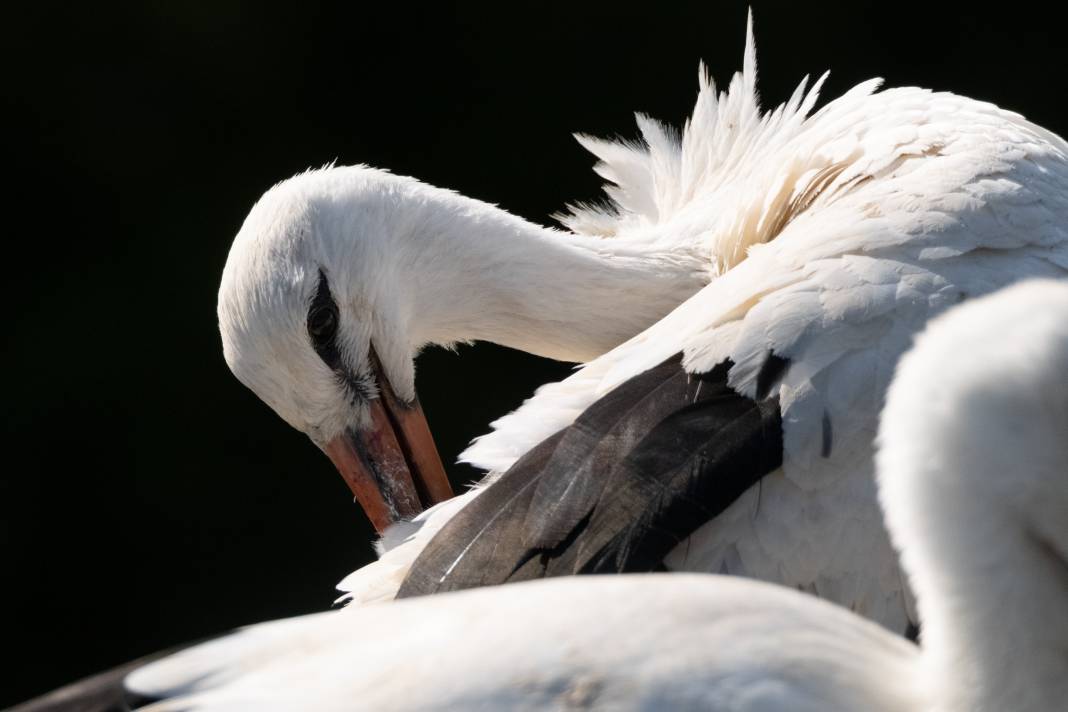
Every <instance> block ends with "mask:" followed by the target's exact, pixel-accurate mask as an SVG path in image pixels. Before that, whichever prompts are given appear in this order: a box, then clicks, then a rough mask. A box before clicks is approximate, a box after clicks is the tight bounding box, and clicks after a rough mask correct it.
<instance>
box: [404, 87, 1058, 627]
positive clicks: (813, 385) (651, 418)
mask: <svg viewBox="0 0 1068 712" xmlns="http://www.w3.org/2000/svg"><path fill="white" fill-rule="evenodd" d="M865 100H866V101H867V102H881V103H882V104H884V105H885V111H886V112H891V111H898V112H901V111H905V110H908V109H909V108H910V106H912V105H915V108H916V110H918V111H919V110H922V111H924V112H926V114H925V116H926V118H925V122H926V126H920V127H919V129H917V128H915V127H912V126H910V127H908V129H909V130H908V131H904V132H902V133H900V134H899V135H897V136H896V137H895V139H894V140H895V141H896V142H897V143H896V145H894V146H893V147H892V150H887V147H886V146H880V147H878V149H879V150H871V149H870V147H869V150H864V149H865V147H864V146H863V138H862V137H863V135H864V130H865V129H864V127H862V126H860V127H856V131H857V132H858V135H859V136H860V137H861V139H860V143H859V144H857V143H854V144H853V150H852V151H851V152H843V153H844V155H843V156H842V157H841V158H839V159H838V160H836V161H834V162H828V163H827V165H826V166H825V167H824V169H823V170H824V177H823V178H821V179H820V180H819V181H815V180H813V179H812V177H811V176H808V177H807V178H806V179H805V180H804V181H800V180H799V184H803V185H805V186H815V188H812V189H808V188H806V189H805V190H803V191H802V192H801V194H799V195H795V196H794V199H793V200H791V201H790V204H789V206H788V207H787V208H786V212H787V213H789V215H788V216H787V218H786V219H784V220H783V221H782V225H781V227H780V228H778V229H777V231H773V235H772V237H771V239H770V240H769V241H767V242H766V243H763V244H756V245H753V246H751V247H750V248H749V249H748V253H747V256H746V258H745V259H744V260H742V261H741V262H740V263H738V264H737V265H736V266H734V267H733V268H731V269H730V270H729V271H727V272H725V273H724V274H723V275H722V276H720V277H718V278H717V279H715V280H714V281H713V282H712V283H711V284H710V285H709V286H707V287H706V288H704V289H703V290H702V291H701V292H699V293H698V294H697V295H695V296H694V297H692V298H691V299H690V300H688V301H687V302H685V303H684V304H683V305H681V306H680V307H679V308H678V309H676V310H675V311H674V312H673V313H672V314H670V315H669V316H668V317H666V318H665V319H663V320H662V321H661V322H659V323H658V324H656V325H654V326H653V327H651V328H650V329H648V330H647V331H646V332H643V333H642V334H640V335H638V336H637V337H635V338H634V339H632V340H631V341H629V342H627V343H625V344H623V345H622V346H620V347H618V348H616V349H614V350H613V351H611V352H609V353H608V354H606V355H604V356H602V357H600V358H598V359H596V360H595V361H593V362H591V363H589V364H587V365H586V366H584V367H583V368H582V369H581V370H580V371H578V372H577V373H576V374H575V375H574V376H572V377H571V378H569V379H566V380H565V381H562V382H560V383H558V384H552V385H550V386H546V387H544V388H542V389H541V390H539V392H538V393H537V394H536V395H535V397H534V398H532V399H531V400H530V401H528V402H527V403H526V404H524V406H523V407H522V408H520V409H519V410H518V411H516V412H515V413H513V414H511V415H509V416H507V417H505V418H502V419H501V420H500V421H498V422H497V423H495V424H494V426H495V428H496V430H495V432H493V433H491V434H490V435H488V436H485V437H484V438H482V439H481V440H479V441H478V442H476V443H475V444H474V445H473V446H472V448H470V449H469V450H468V452H467V453H465V455H464V458H465V459H466V460H467V461H469V462H472V463H474V464H476V465H481V466H483V467H486V468H487V469H490V470H491V471H496V472H498V473H502V474H500V475H499V476H496V475H491V476H490V477H489V478H487V480H486V482H485V483H483V484H482V485H480V486H479V489H478V491H477V492H476V493H475V496H474V497H473V498H472V500H471V501H470V503H468V504H467V505H465V506H464V507H463V509H460V510H459V513H458V514H456V515H455V516H453V517H452V518H451V519H449V521H447V522H446V523H445V524H444V526H442V527H441V529H440V531H438V533H437V534H436V535H435V536H434V537H433V538H432V539H431V540H430V542H429V543H428V544H427V545H426V546H425V547H424V548H423V549H422V551H421V552H420V553H419V555H418V557H417V558H415V560H414V563H413V564H412V566H411V568H410V569H409V570H408V572H407V577H406V579H405V581H404V583H403V585H402V586H401V588H400V591H399V594H398V595H400V596H412V595H419V594H426V593H433V592H437V591H446V590H453V589H461V588H467V587H471V586H480V585H487V584H497V583H503V582H508V581H515V580H522V579H528V578H536V577H542V576H555V575H563V574H572V573H587V572H624V571H648V570H652V569H655V568H658V567H659V566H661V565H666V566H667V567H668V568H671V569H684V570H699V571H713V572H729V573H739V574H744V575H750V576H754V577H757V578H764V579H769V580H774V581H778V582H781V583H786V584H789V585H794V586H798V587H801V588H805V589H807V590H811V591H814V592H817V593H819V594H821V595H825V596H827V597H829V598H832V600H837V601H838V602H839V603H842V604H843V605H851V606H853V608H854V609H855V610H858V611H860V612H862V613H864V614H866V615H869V616H871V617H874V618H876V619H877V620H881V621H882V622H884V623H887V624H888V625H891V627H895V628H896V627H897V626H898V625H902V626H903V625H904V623H905V618H904V615H905V613H906V609H907V607H908V603H907V594H906V592H905V590H904V589H905V587H904V584H903V583H902V579H901V576H900V572H899V570H898V566H897V562H896V559H895V557H894V553H893V550H892V548H891V547H890V544H889V541H888V539H887V537H886V534H885V531H884V530H883V527H882V524H881V517H880V514H879V509H878V505H877V501H876V496H875V489H874V484H873V481H872V463H871V454H872V440H873V437H874V433H875V426H876V418H877V415H878V411H879V408H880V406H881V404H882V399H883V395H884V392H885V390H886V387H887V385H888V383H889V380H890V378H891V376H892V374H893V369H894V366H895V364H896V362H897V359H898V357H899V356H900V354H901V353H902V352H903V351H904V350H905V349H906V348H907V347H908V345H909V343H910V342H911V338H912V335H913V334H914V333H916V332H917V331H918V330H919V329H920V328H921V327H922V325H923V324H924V323H925V322H926V321H927V320H928V319H929V318H930V317H931V316H933V315H934V314H936V313H938V312H940V311H942V310H943V309H945V308H947V307H949V306H951V305H953V304H955V303H957V302H959V301H961V300H963V299H965V298H968V297H971V296H975V295H979V294H984V293H986V292H989V291H992V290H994V289H997V288H999V287H1001V286H1003V285H1005V284H1008V283H1011V282H1014V281H1017V280H1019V279H1022V278H1026V277H1035V276H1055V277H1056V276H1062V277H1063V276H1065V274H1066V270H1068V223H1066V222H1065V217H1066V216H1068V177H1066V171H1065V168H1064V166H1065V161H1066V154H1068V151H1066V148H1065V144H1064V142H1063V141H1062V140H1061V139H1059V138H1058V137H1056V136H1053V135H1052V134H1050V133H1049V132H1046V131H1044V130H1043V129H1041V128H1039V127H1036V126H1034V125H1031V124H1028V123H1026V122H1025V121H1023V120H1022V119H1020V118H1019V117H1014V118H1013V119H1012V122H1011V124H1006V126H1007V127H1011V130H1010V129H1009V128H1004V129H1003V130H1002V131H1001V133H1000V134H999V139H998V141H991V140H989V136H988V134H989V126H990V125H991V124H992V123H1004V122H1005V117H1007V116H1010V117H1011V116H1013V115H1009V114H1007V113H1006V112H1001V111H1000V110H998V109H996V108H995V107H991V106H990V105H981V104H977V103H976V102H972V101H971V100H967V99H963V98H960V97H953V96H951V95H940V96H938V97H937V99H935V98H932V96H931V95H930V94H929V93H927V92H922V91H919V90H915V89H900V90H890V91H886V92H883V93H880V94H876V95H874V96H869V97H867V98H866V99H865ZM865 111H866V115H867V116H869V117H872V116H875V117H884V116H885V114H883V113H881V112H879V111H873V110H872V107H871V106H868V107H867V108H866V110H865ZM831 119H834V122H837V123H843V125H845V123H846V122H847V121H848V112H845V113H844V115H843V116H841V117H837V118H834V117H831V118H830V119H827V120H828V121H830V120H831ZM874 120H883V119H882V118H879V119H873V121H874ZM919 123H924V122H919ZM873 133H875V132H873ZM883 139H885V135H884V136H882V138H881V139H880V140H883Z"/></svg>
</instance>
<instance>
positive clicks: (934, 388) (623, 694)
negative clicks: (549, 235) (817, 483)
mask: <svg viewBox="0 0 1068 712" xmlns="http://www.w3.org/2000/svg"><path fill="white" fill-rule="evenodd" d="M1066 370H1068V282H1060V283H1054V282H1032V283H1028V284H1024V285H1019V286H1015V287H1012V288H1010V289H1007V290H1005V291H1004V292H1002V293H999V294H997V295H994V296H990V297H986V298H983V299H979V300H976V301H975V302H974V303H970V304H967V305H964V306H962V307H960V308H958V309H956V310H954V312H953V313H951V314H947V315H945V316H944V317H941V318H939V319H938V320H937V321H936V323H934V324H932V325H931V327H930V328H929V329H928V330H927V331H926V332H925V333H923V334H922V335H921V337H920V338H919V341H918V345H917V346H916V348H915V349H914V350H913V351H912V352H911V353H910V354H909V355H908V356H906V358H905V359H904V360H903V362H902V364H901V367H900V368H899V369H898V375H897V376H896V378H895V379H894V384H893V385H892V387H891V389H890V394H889V396H888V403H887V406H886V408H885V409H884V411H883V417H882V420H881V423H880V426H879V441H880V448H879V450H880V451H879V453H878V458H877V459H878V465H879V467H878V469H879V474H878V479H879V494H880V500H881V501H882V503H883V506H884V508H885V512H886V516H887V521H888V525H889V528H890V531H891V533H892V535H893V539H894V542H895V544H896V545H897V546H898V547H899V548H900V551H901V553H902V557H903V563H904V568H905V570H906V571H907V573H908V576H909V578H910V580H911V582H912V584H913V586H914V588H915V590H916V591H917V594H918V603H919V608H920V613H921V617H922V621H923V636H922V645H921V646H920V647H916V646H914V645H912V644H911V643H908V642H907V641H905V640H903V639H902V638H900V637H899V636H896V635H893V634H891V633H888V632H887V631H885V630H883V629H882V628H880V627H879V626H877V625H874V624H872V623H871V622H869V621H867V620H864V619H863V618H861V617H860V616H857V615H855V614H852V613H850V612H849V611H846V610H844V609H843V608H841V607H838V606H833V605H830V604H828V603H826V602H823V601H819V600H817V599H815V598H813V597H811V596H808V595H805V594H802V593H799V592H796V591H791V590H788V589H786V588H783V587H780V586H772V585H768V584H764V583H761V582H756V581H749V580H745V579H741V578H737V577H725V576H716V575H692V574H689V575H687V574H672V575H649V576H620V577H602V576H593V577H569V578H563V579H555V580H548V581H538V582H527V583H522V584H516V585H511V586H505V587H492V588H483V589H480V590H474V591H465V592H458V593H449V594H443V595H441V596H433V597H424V598H418V599H412V600H409V601H398V602H394V603H385V604H381V605H377V606H366V607H357V608H349V609H345V610H342V611H336V612H330V613H324V614H319V615H316V616H311V617H306V618H300V619H292V620H288V621H278V622H274V623H268V624H265V625H261V626H254V627H252V628H249V629H246V630H245V631H242V632H240V633H238V634H237V635H235V636H232V637H229V638H224V639H222V640H220V641H215V642H212V643H208V644H206V645H203V646H200V647H198V648H194V649H192V650H189V651H186V652H183V653H180V654H178V655H176V656H174V657H172V658H169V659H167V660H164V661H162V662H160V663H156V664H154V665H151V666H149V667H147V668H144V669H142V670H140V671H138V672H135V673H134V674H133V676H132V677H131V678H129V680H128V685H129V687H131V688H132V689H133V690H135V691H137V692H140V693H142V694H149V695H152V696H163V697H169V696H174V699H172V700H169V701H166V702H163V703H161V704H160V705H159V706H158V707H153V708H151V709H154V710H171V709H175V710H177V709H181V710H204V711H205V712H210V711H213V710H222V709H248V708H255V709H293V708H300V709H308V710H331V709H351V708H352V707H354V706H355V707H367V708H375V709H396V710H409V709H410V710H416V709H418V710H433V709H442V710H445V709H449V710H452V709H529V710H540V709H564V708H572V707H576V708H584V709H585V708H589V709H634V710H639V709H650V708H656V709H661V708H663V709H695V710H696V709H702V710H724V711H726V710H730V711H731V712H745V711H747V710H752V711H754V712H755V711H756V710H764V711H768V710H784V711H785V710H791V711H795V710H813V711H815V710H820V711H821V712H834V711H836V710H841V711H845V710H871V711H872V712H904V711H905V710H908V711H910V712H911V711H914V710H942V711H944V712H965V711H969V712H970V711H972V710H1009V709H1011V710H1018V711H1019V712H1032V711H1034V712H1037V711H1040V710H1041V711H1045V710H1051V709H1057V708H1059V707H1060V706H1061V703H1062V702H1063V700H1064V698H1065V695H1066V694H1068V661H1066V660H1065V658H1064V656H1063V655H1062V654H1061V652H1062V651H1063V649H1064V645H1065V643H1066V642H1068V620H1066V619H1065V617H1064V616H1063V615H1060V613H1061V612H1062V611H1063V608H1064V606H1065V604H1066V603H1068V585H1066V581H1065V577H1064V572H1065V566H1066V564H1068V558H1066V557H1068V527H1066V522H1068V477H1066V475H1068V470H1066V469H1065V466H1064V463H1065V461H1066V459H1068V445H1066V443H1065V440H1064V437H1063V435H1064V432H1065V430H1066V429H1068V380H1065V379H1064V377H1063V374H1064V373H1065V371H1066ZM413 681H418V684H412V682H413Z"/></svg>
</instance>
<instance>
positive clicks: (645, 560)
mask: <svg viewBox="0 0 1068 712" xmlns="http://www.w3.org/2000/svg"><path fill="white" fill-rule="evenodd" d="M774 358H776V359H778V357H774ZM779 360H780V361H781V359H779ZM732 365H733V364H732V363H731V362H730V361H725V362H724V363H721V364H720V365H719V366H717V367H716V368H714V369H713V370H712V371H710V372H708V373H704V374H687V373H686V372H685V370H684V369H683V368H682V357H681V354H678V355H676V356H674V357H672V358H671V359H668V360H667V361H665V362H664V363H662V364H660V365H659V366H657V367H655V368H653V369H650V370H649V371H646V372H645V373H642V374H640V375H639V376H636V377H635V378H632V379H630V380H629V381H627V382H626V383H624V384H622V385H621V386H619V387H618V388H616V389H614V390H613V391H612V392H611V393H609V394H608V395H606V396H605V397H604V398H602V399H600V400H599V401H597V402H596V403H594V404H593V405H591V406H590V407H589V408H588V409H587V410H586V411H585V412H584V413H583V414H582V415H581V416H579V418H577V419H576V420H575V422H574V423H573V424H572V425H570V426H568V427H567V428H564V429H563V430H561V431H560V432H558V433H556V434H555V435H553V436H552V437H550V438H548V439H547V440H545V441H543V442H542V443H541V444H539V445H538V446H537V447H535V448H533V449H532V450H531V451H530V452H528V453H527V454H526V455H525V456H524V457H522V458H520V460H519V461H517V462H516V463H515V464H514V465H513V466H512V467H511V468H510V469H509V470H508V472H506V473H505V474H504V475H503V476H501V478H500V479H499V480H498V481H497V482H495V483H493V485H491V486H490V487H488V488H487V489H486V491H485V492H483V493H482V494H480V495H479V496H478V497H477V498H476V499H475V500H474V501H473V502H471V504H469V505H467V506H466V507H464V509H463V510H461V511H460V513H459V514H458V515H457V516H456V517H454V518H453V519H452V520H450V521H449V522H448V523H447V524H446V525H445V526H444V527H443V528H442V530H441V531H440V532H439V533H438V534H437V535H436V536H435V537H434V538H433V539H432V540H431V541H430V543H429V544H428V545H427V547H426V548H425V549H424V550H423V551H422V552H421V554H420V555H419V557H418V558H417V559H416V561H415V563H414V564H413V566H412V568H411V570H410V571H409V573H408V577H407V578H406V579H405V581H404V583H403V584H402V585H401V588H400V591H399V592H398V594H397V595H398V597H401V598H403V597H407V596H416V595H423V594H428V593H436V592H441V591H451V590H458V589H463V588H472V587H476V586H486V585H493V584H499V583H506V582H510V581H521V580H527V579H532V578H543V577H546V576H561V575H568V574H579V573H621V572H628V571H652V570H655V569H657V568H658V567H659V566H660V565H661V562H662V560H663V558H664V556H666V555H667V553H668V552H669V551H671V549H672V548H674V547H675V546H676V545H677V544H678V543H679V542H680V541H683V540H684V539H686V538H687V537H688V536H689V535H690V534H692V533H693V531H694V530H696V529H697V528H698V527H700V526H701V525H702V524H704V523H705V522H707V521H709V520H711V519H712V518H714V517H715V516H716V515H717V514H719V513H720V512H722V511H723V510H724V509H725V508H726V507H727V506H728V505H730V503H731V502H733V501H734V500H735V499H737V498H738V497H739V496H740V495H741V494H742V493H743V492H744V491H745V490H746V489H748V488H749V487H750V486H752V485H753V484H754V483H756V482H757V481H759V480H760V478H761V477H763V476H764V475H765V474H767V473H769V472H772V471H773V470H775V469H776V468H778V467H779V466H780V465H781V464H782V422H781V418H780V414H779V407H778V398H777V397H773V398H767V399H764V400H759V401H755V400H752V399H750V398H747V397H745V396H742V395H740V394H738V393H736V392H735V391H734V390H732V389H731V388H730V387H729V386H728V385H727V374H728V372H729V371H730V368H731V366H732ZM784 369H785V366H781V365H779V364H777V365H776V369H775V370H777V371H779V373H780V374H781V372H782V370H784Z"/></svg>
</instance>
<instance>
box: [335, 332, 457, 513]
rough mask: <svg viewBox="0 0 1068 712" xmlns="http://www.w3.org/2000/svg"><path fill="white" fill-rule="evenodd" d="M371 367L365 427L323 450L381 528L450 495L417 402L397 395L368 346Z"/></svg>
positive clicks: (424, 418)
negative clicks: (374, 395)
mask: <svg viewBox="0 0 1068 712" xmlns="http://www.w3.org/2000/svg"><path fill="white" fill-rule="evenodd" d="M371 368H372V371H373V373H374V376H375V380H376V381H377V383H378V389H379V393H380V397H379V398H378V399H376V400H373V401H371V426H370V428H368V429H366V430H349V431H346V432H344V433H342V434H341V435H338V436H337V437H335V438H334V439H333V440H331V441H330V442H328V443H327V444H326V446H325V447H324V448H323V450H324V451H325V452H326V454H327V455H328V456H329V457H330V460H331V461H332V462H333V463H334V466H335V467H337V470H338V472H340V473H341V476H342V478H344V480H345V482H346V483H348V485H349V489H351V490H352V493H353V494H354V495H356V499H357V501H359V503H360V506H361V507H363V511H364V512H366V513H367V517H368V518H369V519H370V520H371V523H372V524H373V525H374V527H375V529H376V530H377V531H378V532H379V533H381V532H383V531H385V529H386V528H387V527H388V526H389V525H391V524H393V523H394V522H396V521H398V520H400V519H409V518H411V517H414V516H415V515H417V514H419V513H420V512H422V511H423V510H424V509H426V508H428V507H431V506H433V505H435V504H437V503H438V502H444V501H445V500H447V499H449V498H451V497H452V496H453V494H452V487H451V486H450V485H449V480H448V478H447V477H446V476H445V468H444V467H443V466H442V464H441V458H440V457H439V456H438V450H437V448H436V447H435V446H434V438H433V436H431V434H430V428H429V426H427V422H426V416H424V415H423V409H422V407H421V406H420V405H419V401H418V400H416V401H413V402H411V403H405V402H404V401H401V400H400V399H398V398H397V396H396V394H395V393H394V392H393V387H392V386H391V385H390V383H389V379H388V378H386V374H385V373H384V372H383V371H382V366H381V365H380V364H379V362H378V358H377V357H376V356H375V354H374V352H373V351H372V353H371Z"/></svg>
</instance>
